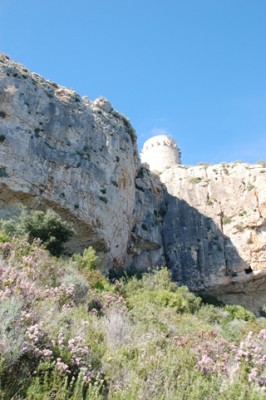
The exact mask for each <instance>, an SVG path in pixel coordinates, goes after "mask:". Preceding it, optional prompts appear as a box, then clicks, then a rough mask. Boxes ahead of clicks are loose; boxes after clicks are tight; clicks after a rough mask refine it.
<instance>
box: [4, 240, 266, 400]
mask: <svg viewBox="0 0 266 400" xmlns="http://www.w3.org/2000/svg"><path fill="white" fill-rule="evenodd" d="M40 245H41V242H40V240H37V241H33V242H32V243H29V242H28V241H27V240H26V238H25V237H15V238H13V239H12V241H11V242H10V241H7V242H4V243H3V242H0V321H1V324H0V399H1V400H9V399H12V398H14V399H16V400H22V399H46V398H47V399H48V398H54V399H58V400H59V399H66V400H67V399H72V400H73V399H75V400H76V399H77V400H79V399H84V400H85V399H90V400H100V399H101V400H105V399H106V400H107V399H111V400H114V399H121V400H122V399H127V398H128V399H160V398H161V399H163V398H166V399H177V400H179V399H187V400H208V399H209V400H212V399H214V398H215V399H217V400H229V399H230V400H240V399H243V400H244V399H245V400H246V399H249V400H262V399H263V398H265V390H266V389H265V388H266V371H265V365H266V320H265V318H260V319H256V318H255V316H254V315H253V314H252V313H250V312H249V311H247V310H245V309H244V308H243V307H239V306H226V307H214V306H206V305H204V306H202V305H201V301H200V299H199V298H197V297H196V296H195V295H193V294H192V293H190V292H189V291H188V289H187V288H185V287H179V288H178V287H177V286H176V285H175V284H174V283H173V282H171V278H170V274H169V271H168V270H167V269H161V270H156V271H155V272H153V273H151V274H144V276H143V278H142V279H139V280H138V279H136V278H131V279H128V280H126V279H122V280H120V281H119V282H115V283H114V285H111V284H110V282H108V280H107V278H105V277H104V276H103V275H102V274H101V273H100V271H99V270H97V269H96V265H94V264H93V263H94V261H95V262H96V260H95V257H96V254H95V252H94V251H92V250H91V249H90V250H88V251H86V252H85V253H84V254H83V255H82V256H76V257H74V258H70V259H68V260H66V259H65V260H63V259H59V258H55V257H51V255H49V253H48V252H47V251H46V250H45V249H43V248H42V247H40ZM93 260H94V261H93ZM91 263H92V265H91ZM91 274H94V275H91ZM236 327H237V329H236ZM232 330H234V331H235V334H234V335H232V334H231V333H230V332H231V331H232ZM248 331H250V332H249V333H248ZM228 332H229V333H230V334H228Z"/></svg>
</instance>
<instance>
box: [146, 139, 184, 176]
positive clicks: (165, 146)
mask: <svg viewBox="0 0 266 400" xmlns="http://www.w3.org/2000/svg"><path fill="white" fill-rule="evenodd" d="M140 157H141V162H142V163H145V164H148V166H149V169H150V171H151V172H163V171H164V170H166V169H167V168H170V167H173V166H174V165H176V164H181V152H180V149H179V148H178V147H177V144H176V142H175V141H174V140H173V139H172V138H171V137H170V136H167V135H158V136H154V137H152V138H150V139H148V140H147V141H146V142H145V143H144V145H143V149H142V152H141V154H140Z"/></svg>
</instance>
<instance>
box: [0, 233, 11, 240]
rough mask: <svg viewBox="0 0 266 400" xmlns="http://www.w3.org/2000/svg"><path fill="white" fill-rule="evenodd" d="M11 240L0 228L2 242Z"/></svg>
mask: <svg viewBox="0 0 266 400" xmlns="http://www.w3.org/2000/svg"><path fill="white" fill-rule="evenodd" d="M9 240H10V238H9V236H8V235H7V234H6V232H5V231H3V230H0V243H6V242H8V241H9Z"/></svg>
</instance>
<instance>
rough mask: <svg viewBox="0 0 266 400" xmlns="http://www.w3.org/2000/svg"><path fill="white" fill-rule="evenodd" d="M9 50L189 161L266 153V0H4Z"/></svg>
mask: <svg viewBox="0 0 266 400" xmlns="http://www.w3.org/2000/svg"><path fill="white" fill-rule="evenodd" d="M0 51H1V52H4V53H6V54H8V55H9V56H10V57H11V58H12V59H14V60H16V61H18V62H20V63H22V64H24V65H26V66H27V67H28V68H29V69H30V70H32V71H34V72H38V73H39V74H41V75H43V76H44V77H45V78H47V79H51V80H53V81H56V82H58V83H60V84H61V85H64V86H67V87H70V88H73V89H75V90H76V91H77V92H78V93H79V94H81V95H87V96H88V97H89V98H90V99H95V98H96V97H98V96H105V97H107V98H108V99H109V100H110V101H111V103H112V104H113V107H114V108H115V109H117V110H119V111H121V112H122V113H123V114H125V115H126V116H127V117H128V118H129V119H130V120H131V122H132V124H133V126H134V128H135V129H136V132H137V135H138V144H139V148H141V147H142V145H143V142H144V141H145V140H147V139H148V138H150V137H151V136H153V135H154V134H157V133H166V134H169V135H170V136H172V137H173V138H174V139H175V140H176V141H177V143H178V144H179V146H180V147H181V150H182V161H183V163H184V164H196V163H198V162H202V161H204V162H208V163H217V162H222V161H227V162H229V161H235V160H243V161H247V162H256V161H258V160H262V159H264V160H266V154H265V153H266V0H95V1H91V0H0Z"/></svg>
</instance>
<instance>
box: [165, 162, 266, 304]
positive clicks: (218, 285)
mask: <svg viewBox="0 0 266 400" xmlns="http://www.w3.org/2000/svg"><path fill="white" fill-rule="evenodd" d="M160 178H161V181H162V182H163V183H164V184H165V185H166V187H167V190H168V193H169V198H168V212H167V214H166V217H165V220H164V239H165V252H166V258H167V262H168V264H169V266H170V267H171V269H172V271H173V277H174V279H175V280H177V281H180V282H182V283H184V284H186V285H188V286H189V287H190V288H191V289H193V290H195V291H197V292H200V293H203V294H204V293H205V294H208V295H213V296H215V297H217V298H219V299H220V300H223V301H225V302H233V303H234V302H237V303H243V304H244V305H246V306H248V307H249V308H251V309H253V310H255V311H256V310H258V309H260V308H261V307H262V305H263V304H266V290H265V289H266V165H265V164H262V165H261V164H255V165H248V164H244V163H232V164H220V165H213V166H204V165H203V166H196V167H190V168H186V167H184V166H176V167H173V168H171V169H168V170H166V171H165V172H164V173H163V174H161V175H160Z"/></svg>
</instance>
